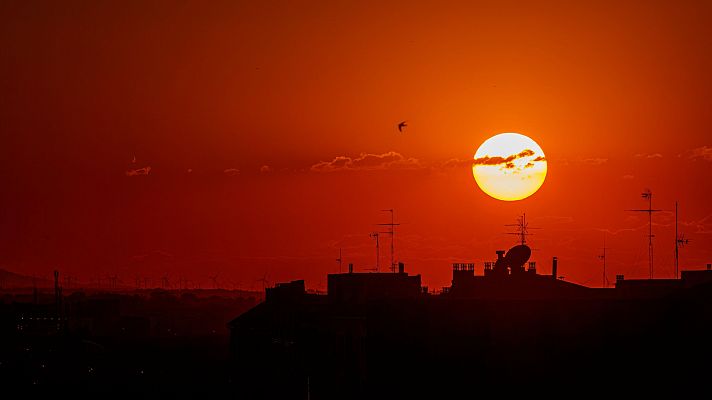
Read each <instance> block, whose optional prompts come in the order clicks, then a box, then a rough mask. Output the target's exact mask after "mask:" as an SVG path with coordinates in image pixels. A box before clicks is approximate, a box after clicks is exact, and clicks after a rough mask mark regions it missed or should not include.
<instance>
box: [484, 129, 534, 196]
mask: <svg viewBox="0 0 712 400" xmlns="http://www.w3.org/2000/svg"><path fill="white" fill-rule="evenodd" d="M546 170H547V163H546V157H545V156H544V152H543V151H542V150H541V147H539V145H538V144H537V143H536V142H535V141H533V140H532V139H530V138H528V137H527V136H524V135H521V134H519V133H500V134H499V135H495V136H493V137H491V138H489V139H487V140H485V142H484V143H482V145H481V146H480V148H479V149H477V153H475V157H474V160H473V162H472V174H473V175H474V176H475V181H477V184H478V185H479V187H480V189H482V191H484V192H485V193H487V194H488V195H490V196H492V197H494V198H495V199H499V200H505V201H514V200H522V199H525V198H527V197H529V196H531V195H532V194H534V193H535V192H536V191H537V190H539V188H540V187H541V185H542V184H543V183H544V179H545V178H546Z"/></svg>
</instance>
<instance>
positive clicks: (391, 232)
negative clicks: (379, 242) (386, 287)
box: [378, 208, 400, 273]
mask: <svg viewBox="0 0 712 400" xmlns="http://www.w3.org/2000/svg"><path fill="white" fill-rule="evenodd" d="M381 211H382V212H389V213H391V223H390V224H378V225H380V226H387V227H389V229H388V230H387V231H385V232H380V233H385V234H388V235H391V272H393V273H395V272H396V261H395V256H394V255H395V241H396V226H398V225H400V224H396V223H395V217H394V213H393V209H392V208H389V209H386V210H381Z"/></svg>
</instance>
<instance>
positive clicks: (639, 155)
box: [635, 153, 663, 158]
mask: <svg viewBox="0 0 712 400" xmlns="http://www.w3.org/2000/svg"><path fill="white" fill-rule="evenodd" d="M635 158H663V155H662V154H660V153H650V154H647V153H638V154H635Z"/></svg>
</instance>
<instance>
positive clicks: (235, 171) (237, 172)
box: [223, 168, 240, 176]
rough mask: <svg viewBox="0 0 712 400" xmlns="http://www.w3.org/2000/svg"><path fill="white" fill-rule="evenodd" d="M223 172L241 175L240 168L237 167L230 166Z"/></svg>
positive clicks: (230, 174) (228, 174)
mask: <svg viewBox="0 0 712 400" xmlns="http://www.w3.org/2000/svg"><path fill="white" fill-rule="evenodd" d="M223 174H225V175H227V176H235V175H239V174H240V170H239V169H237V168H228V169H226V170H224V171H223Z"/></svg>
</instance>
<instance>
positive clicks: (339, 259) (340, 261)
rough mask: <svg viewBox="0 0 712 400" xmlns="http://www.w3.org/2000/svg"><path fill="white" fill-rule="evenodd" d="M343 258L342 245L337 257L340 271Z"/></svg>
mask: <svg viewBox="0 0 712 400" xmlns="http://www.w3.org/2000/svg"><path fill="white" fill-rule="evenodd" d="M342 261H343V259H342V258H341V247H339V258H337V259H336V262H337V263H339V273H341V263H342Z"/></svg>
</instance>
